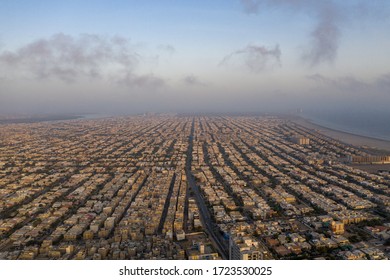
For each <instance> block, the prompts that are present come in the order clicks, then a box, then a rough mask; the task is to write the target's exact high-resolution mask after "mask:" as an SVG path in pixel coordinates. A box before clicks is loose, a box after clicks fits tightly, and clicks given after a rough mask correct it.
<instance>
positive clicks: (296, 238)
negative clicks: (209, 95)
mask: <svg viewBox="0 0 390 280" xmlns="http://www.w3.org/2000/svg"><path fill="white" fill-rule="evenodd" d="M0 131H1V133H0V259H94V260H96V259H98V260H100V259H247V260H248V259H252V260H254V259H349V260H351V259H388V258H389V257H390V252H389V251H390V250H389V245H390V188H389V187H390V175H389V172H382V173H378V172H370V173H369V172H367V171H363V170H361V169H358V168H356V166H353V167H352V165H351V163H356V161H357V159H359V160H360V161H362V160H363V159H365V160H366V159H370V157H373V155H371V154H370V153H369V151H367V150H364V149H362V148H361V147H355V146H351V145H348V144H345V143H343V142H341V141H338V140H334V139H332V138H329V137H327V136H325V135H323V134H321V133H320V132H318V131H316V130H313V129H309V128H306V127H305V126H303V125H301V124H298V123H296V122H294V121H292V120H289V119H285V118H281V117H274V116H251V117H249V116H218V117H217V116H213V117H211V116H173V115H151V116H134V117H116V118H102V119H76V120H65V121H50V122H36V123H14V124H12V123H7V124H2V125H0ZM376 158H378V160H386V157H380V158H379V157H377V156H376ZM375 164H381V163H380V162H379V163H378V162H376V163H375Z"/></svg>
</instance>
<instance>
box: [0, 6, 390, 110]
mask: <svg viewBox="0 0 390 280" xmlns="http://www.w3.org/2000/svg"><path fill="white" fill-rule="evenodd" d="M389 12H390V2H389V1H385V0H377V1H363V0H356V1H353V0H350V1H332V0H324V1H315V0H294V1H287V0H274V1H273V0H213V1H203V0H202V1H199V0H198V1H178V0H171V1H169V0H159V1H157V0H156V1H150V0H142V1H141V0H133V1H119V0H117V1H15V0H14V1H2V4H1V9H0V101H1V102H0V110H1V111H3V112H5V113H8V112H30V111H31V112H47V113H50V112H53V111H54V112H58V111H63V112H70V111H72V110H73V111H102V112H105V113H106V112H111V111H115V112H128V113H132V112H136V111H143V110H156V111H186V110H188V111H202V110H205V111H207V110H222V111H224V110H225V111H232V110H235V111H240V110H241V111H248V110H251V111H253V110H264V109H267V110H292V108H295V107H297V106H299V107H308V108H311V107H313V104H318V103H319V102H320V103H322V104H324V106H329V107H331V106H332V105H333V104H335V103H337V102H347V101H346V100H350V99H351V96H352V97H353V98H354V99H355V100H359V102H365V103H369V102H371V100H373V98H371V97H372V95H375V98H374V100H377V101H376V102H377V103H375V102H372V104H368V105H367V106H371V107H372V108H375V106H384V105H383V104H386V103H387V104H390V102H389V101H390V97H389V96H388V95H387V94H386V92H389V84H390V76H389V75H390V55H388V54H389V52H388V50H389V49H390V33H389V32H388V30H390V20H389ZM123 59H126V62H124V61H123ZM282 100H283V102H281V101H282ZM357 107H358V106H357Z"/></svg>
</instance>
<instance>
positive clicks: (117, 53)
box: [0, 33, 163, 86]
mask: <svg viewBox="0 0 390 280" xmlns="http://www.w3.org/2000/svg"><path fill="white" fill-rule="evenodd" d="M141 59H142V57H141V55H139V54H138V53H137V51H136V49H135V47H134V46H133V45H132V44H131V42H130V40H128V39H127V38H124V37H119V36H112V37H104V36H99V35H95V34H82V35H79V36H70V35H65V34H63V33H58V34H55V35H53V36H51V37H50V38H47V39H46V38H43V39H39V40H36V41H34V42H31V43H29V44H26V45H24V46H22V47H20V48H19V49H16V50H14V51H2V52H1V53H0V69H1V68H2V69H7V70H8V69H11V70H14V72H15V73H16V75H20V73H23V75H24V76H27V77H31V78H33V79H38V80H43V79H54V80H60V81H63V82H65V83H74V82H77V81H79V80H81V79H85V78H87V79H102V80H114V82H116V83H118V84H123V85H126V86H146V85H152V86H156V85H162V84H163V80H162V79H161V78H158V77H155V76H153V75H152V74H144V75H141V74H137V73H136V71H135V70H136V69H137V67H138V66H139V64H140V61H141ZM124 81H125V82H124Z"/></svg>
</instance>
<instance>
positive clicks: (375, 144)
mask: <svg viewBox="0 0 390 280" xmlns="http://www.w3.org/2000/svg"><path fill="white" fill-rule="evenodd" d="M289 120H291V121H293V122H295V123H297V124H299V125H302V126H304V127H306V128H309V129H314V130H316V131H318V132H319V133H321V134H324V135H326V136H328V137H331V138H334V139H336V140H339V141H341V142H344V143H347V144H351V145H354V146H358V147H362V148H367V147H368V148H371V149H373V150H376V151H382V150H384V151H386V152H388V153H390V141H387V140H383V139H377V138H373V137H368V136H363V135H358V134H354V133H350V132H346V131H342V130H337V129H333V128H329V127H326V126H323V125H319V124H316V123H314V122H312V121H310V120H308V119H305V118H302V117H290V118H289Z"/></svg>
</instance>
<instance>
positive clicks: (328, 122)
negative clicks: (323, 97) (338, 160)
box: [301, 110, 390, 141]
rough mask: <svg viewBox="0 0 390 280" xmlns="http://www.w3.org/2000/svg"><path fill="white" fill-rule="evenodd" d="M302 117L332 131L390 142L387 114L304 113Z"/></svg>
mask: <svg viewBox="0 0 390 280" xmlns="http://www.w3.org/2000/svg"><path fill="white" fill-rule="evenodd" d="M301 116H302V117H304V118H305V119H307V120H309V121H311V122H312V123H315V124H318V125H321V126H323V127H327V128H330V129H334V130H339V131H343V132H348V133H353V134H357V135H361V136H366V137H371V138H376V139H381V140H386V141H390V110H389V112H383V111H382V112H375V111H374V112H373V111H371V112H364V111H363V112H356V111H354V112H345V111H344V112H340V111H328V112H324V111H322V112H314V111H313V112H304V113H302V114H301Z"/></svg>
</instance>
